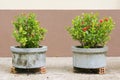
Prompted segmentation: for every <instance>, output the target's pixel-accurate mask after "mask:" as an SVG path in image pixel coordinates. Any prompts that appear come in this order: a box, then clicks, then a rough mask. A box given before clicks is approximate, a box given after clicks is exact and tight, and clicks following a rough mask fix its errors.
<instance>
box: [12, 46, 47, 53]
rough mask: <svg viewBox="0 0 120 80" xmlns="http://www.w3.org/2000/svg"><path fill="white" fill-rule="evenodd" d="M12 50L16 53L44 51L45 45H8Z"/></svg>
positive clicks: (45, 49)
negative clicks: (35, 46)
mask: <svg viewBox="0 0 120 80" xmlns="http://www.w3.org/2000/svg"><path fill="white" fill-rule="evenodd" d="M10 50H11V51H12V52H17V53H22V52H23V53H31V52H46V51H47V46H43V45H42V46H40V48H17V46H10Z"/></svg>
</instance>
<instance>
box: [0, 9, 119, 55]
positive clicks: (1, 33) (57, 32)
mask: <svg viewBox="0 0 120 80" xmlns="http://www.w3.org/2000/svg"><path fill="white" fill-rule="evenodd" d="M23 12H24V13H28V12H34V13H36V14H37V16H38V17H37V18H38V20H39V21H40V22H41V26H44V27H45V28H47V29H48V33H47V35H46V38H45V40H44V41H43V42H42V45H47V46H48V51H47V56H71V55H72V52H71V46H72V45H79V43H78V42H77V41H73V40H72V39H71V37H70V35H69V34H68V33H67V31H66V30H65V29H64V27H65V26H67V25H71V20H72V19H73V18H74V17H75V16H77V15H80V14H81V13H82V12H99V13H100V15H101V17H102V16H111V17H113V19H114V20H115V22H116V28H115V30H114V31H113V33H112V34H111V40H110V41H109V43H108V45H109V52H108V55H109V56H120V37H119V35H120V27H119V25H120V11H119V10H0V57H3V56H4V57H5V56H11V52H10V49H9V47H10V46H11V45H17V43H16V42H15V39H14V38H13V37H12V31H13V26H12V21H13V19H14V16H16V15H18V14H20V13H23Z"/></svg>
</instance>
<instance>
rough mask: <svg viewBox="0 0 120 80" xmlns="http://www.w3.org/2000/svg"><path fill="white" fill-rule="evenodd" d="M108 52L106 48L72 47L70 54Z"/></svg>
mask: <svg viewBox="0 0 120 80" xmlns="http://www.w3.org/2000/svg"><path fill="white" fill-rule="evenodd" d="M107 51H108V47H107V46H104V47H102V48H78V47H77V46H72V52H75V53H90V54H91V53H102V52H103V53H104V52H107Z"/></svg>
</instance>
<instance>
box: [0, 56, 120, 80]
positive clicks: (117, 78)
mask: <svg viewBox="0 0 120 80" xmlns="http://www.w3.org/2000/svg"><path fill="white" fill-rule="evenodd" d="M46 64H47V65H46V66H47V73H46V74H29V75H27V74H11V73H10V68H11V66H12V64H11V58H0V80H120V57H108V58H107V71H106V74H104V75H99V74H81V73H73V69H72V58H71V57H47V61H46Z"/></svg>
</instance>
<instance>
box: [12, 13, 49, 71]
mask: <svg viewBox="0 0 120 80" xmlns="http://www.w3.org/2000/svg"><path fill="white" fill-rule="evenodd" d="M13 25H14V31H13V36H14V38H15V39H16V41H17V42H18V43H20V45H19V46H11V47H10V49H11V51H12V64H13V67H14V68H12V70H11V71H12V72H14V73H15V72H16V70H15V69H16V68H20V69H33V68H40V70H41V69H42V70H41V72H45V52H46V51H47V46H42V45H39V43H40V42H41V41H42V40H43V39H44V37H45V33H46V31H47V30H46V29H45V28H42V27H40V23H39V22H38V21H37V20H36V15H35V14H34V13H30V14H20V15H18V16H16V17H15V21H13ZM43 68H44V69H43Z"/></svg>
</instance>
